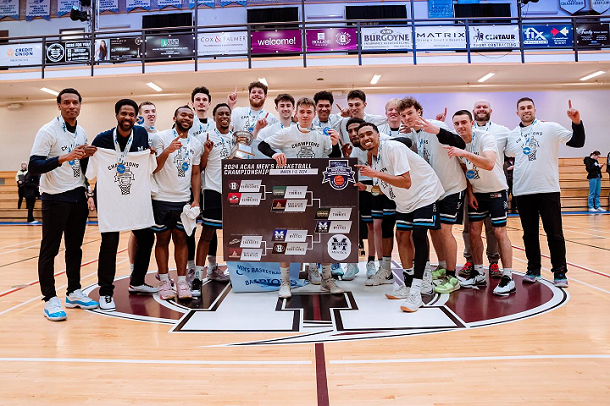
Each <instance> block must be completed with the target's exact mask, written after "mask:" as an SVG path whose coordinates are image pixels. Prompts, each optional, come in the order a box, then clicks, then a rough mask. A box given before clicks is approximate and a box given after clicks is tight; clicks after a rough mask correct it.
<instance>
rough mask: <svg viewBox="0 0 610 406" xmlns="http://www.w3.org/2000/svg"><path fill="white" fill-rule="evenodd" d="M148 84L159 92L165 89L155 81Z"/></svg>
mask: <svg viewBox="0 0 610 406" xmlns="http://www.w3.org/2000/svg"><path fill="white" fill-rule="evenodd" d="M146 85H147V86H148V87H150V88H151V89H153V90H156V91H157V92H160V91H162V90H163V89H161V88H160V87H159V86H157V85H155V84H154V83H153V82H148V83H147V84H146Z"/></svg>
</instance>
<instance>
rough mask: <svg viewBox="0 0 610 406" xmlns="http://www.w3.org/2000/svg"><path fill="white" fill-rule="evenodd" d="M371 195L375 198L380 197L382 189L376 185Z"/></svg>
mask: <svg viewBox="0 0 610 406" xmlns="http://www.w3.org/2000/svg"><path fill="white" fill-rule="evenodd" d="M371 194H372V195H373V196H379V195H380V194H382V193H381V188H380V187H379V186H378V185H374V186H373V188H372V189H371Z"/></svg>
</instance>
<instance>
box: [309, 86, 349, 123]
mask: <svg viewBox="0 0 610 406" xmlns="http://www.w3.org/2000/svg"><path fill="white" fill-rule="evenodd" d="M313 101H314V102H315V103H316V118H314V119H313V126H314V127H318V128H320V129H322V130H324V129H326V128H327V129H328V130H330V129H331V128H333V129H335V130H336V128H335V127H336V126H337V125H338V124H339V123H340V122H341V119H342V116H341V114H332V111H333V103H334V102H335V98H334V97H333V94H332V93H331V92H329V91H326V90H321V91H319V92H318V93H316V94H314V96H313ZM328 130H327V131H328Z"/></svg>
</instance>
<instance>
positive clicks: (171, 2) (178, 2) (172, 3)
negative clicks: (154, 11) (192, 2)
mask: <svg viewBox="0 0 610 406" xmlns="http://www.w3.org/2000/svg"><path fill="white" fill-rule="evenodd" d="M157 7H158V8H159V10H161V9H164V8H165V7H176V8H182V0H157Z"/></svg>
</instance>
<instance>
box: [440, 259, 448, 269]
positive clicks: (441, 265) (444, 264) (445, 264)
mask: <svg viewBox="0 0 610 406" xmlns="http://www.w3.org/2000/svg"><path fill="white" fill-rule="evenodd" d="M438 266H440V267H441V268H443V269H447V261H438Z"/></svg>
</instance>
